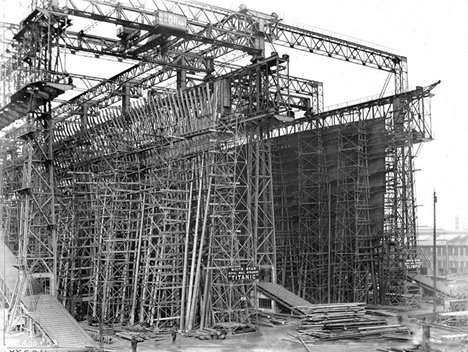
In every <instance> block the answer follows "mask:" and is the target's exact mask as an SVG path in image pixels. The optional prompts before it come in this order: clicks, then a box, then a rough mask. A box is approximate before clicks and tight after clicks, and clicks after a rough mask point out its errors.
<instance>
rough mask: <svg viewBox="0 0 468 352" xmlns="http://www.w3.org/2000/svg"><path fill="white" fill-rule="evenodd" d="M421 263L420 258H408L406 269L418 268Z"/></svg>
mask: <svg viewBox="0 0 468 352" xmlns="http://www.w3.org/2000/svg"><path fill="white" fill-rule="evenodd" d="M421 263H422V261H421V259H420V258H415V259H406V261H405V266H406V269H418V268H420V267H421Z"/></svg>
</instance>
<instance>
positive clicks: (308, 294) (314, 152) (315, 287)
mask: <svg viewBox="0 0 468 352" xmlns="http://www.w3.org/2000/svg"><path fill="white" fill-rule="evenodd" d="M322 133H323V130H322V122H321V121H316V125H315V126H314V127H313V128H312V129H311V130H310V131H308V132H307V133H299V134H298V153H299V156H298V168H299V170H298V193H299V196H298V197H299V204H298V212H299V227H298V231H299V250H300V253H299V258H301V259H300V264H299V274H298V275H299V276H298V290H299V295H301V296H302V297H304V298H306V299H307V300H310V301H312V302H325V301H326V300H327V292H328V280H330V277H329V275H328V267H327V260H326V259H327V252H328V250H327V249H328V248H327V247H328V245H327V240H326V239H327V238H328V230H327V224H328V211H327V210H328V205H327V204H328V203H327V196H326V195H327V192H328V188H327V181H326V171H325V166H326V164H325V151H324V148H323V141H322Z"/></svg>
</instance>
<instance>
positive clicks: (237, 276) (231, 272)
mask: <svg viewBox="0 0 468 352" xmlns="http://www.w3.org/2000/svg"><path fill="white" fill-rule="evenodd" d="M258 273H259V269H258V266H245V265H243V266H235V267H232V268H229V269H228V272H227V276H228V280H229V281H246V280H255V279H257V278H258Z"/></svg>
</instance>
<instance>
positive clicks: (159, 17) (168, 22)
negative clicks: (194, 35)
mask: <svg viewBox="0 0 468 352" xmlns="http://www.w3.org/2000/svg"><path fill="white" fill-rule="evenodd" d="M154 24H155V25H156V26H159V27H163V28H168V29H172V30H174V29H175V30H177V31H182V32H187V17H185V16H182V15H178V14H176V13H172V12H167V11H158V12H157V13H156V19H155V21H154Z"/></svg>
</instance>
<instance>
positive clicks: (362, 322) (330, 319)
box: [296, 303, 410, 342]
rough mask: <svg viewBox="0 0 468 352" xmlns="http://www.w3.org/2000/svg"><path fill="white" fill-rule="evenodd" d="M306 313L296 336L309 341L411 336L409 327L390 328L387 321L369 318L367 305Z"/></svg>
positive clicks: (313, 309)
mask: <svg viewBox="0 0 468 352" xmlns="http://www.w3.org/2000/svg"><path fill="white" fill-rule="evenodd" d="M303 309H304V308H303ZM305 311H306V317H305V318H304V319H302V321H301V323H300V324H299V326H298V328H297V333H298V336H296V337H300V338H301V339H302V340H304V341H305V342H310V341H312V342H317V341H322V342H324V341H334V340H343V339H351V340H362V339H369V338H371V339H372V338H382V337H384V338H388V339H398V340H407V339H408V338H409V334H410V330H409V328H408V327H407V326H404V325H400V324H396V325H388V323H387V321H386V320H385V319H378V318H374V317H369V316H366V305H365V304H364V303H339V304H320V305H313V306H310V307H306V308H305Z"/></svg>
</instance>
